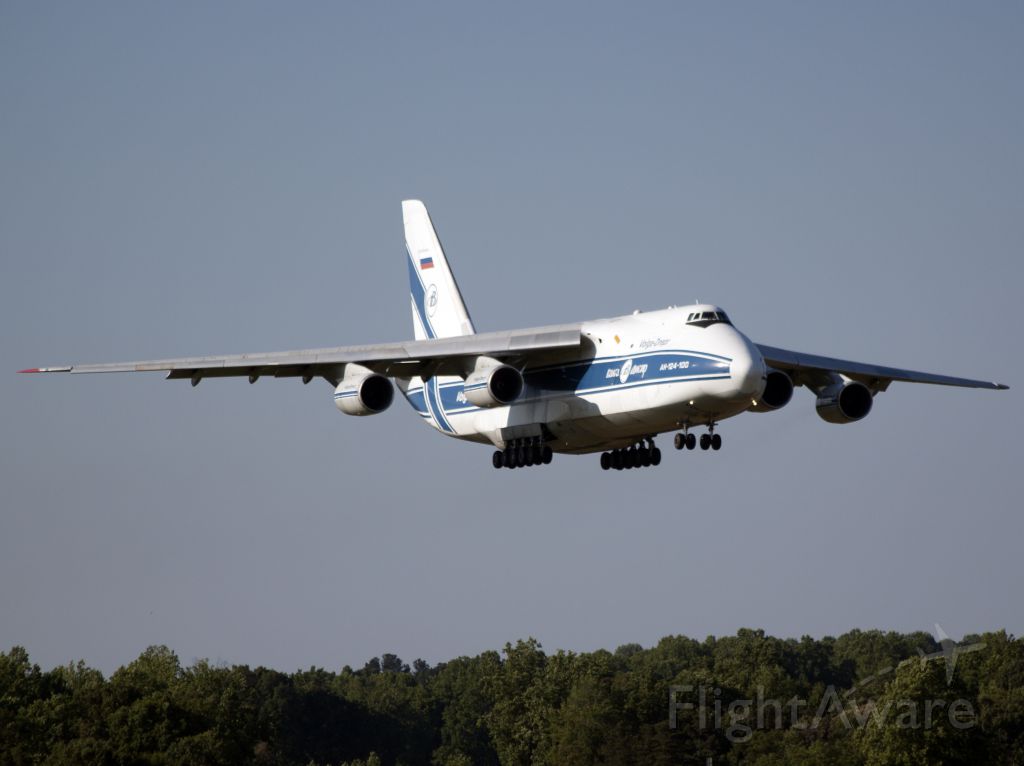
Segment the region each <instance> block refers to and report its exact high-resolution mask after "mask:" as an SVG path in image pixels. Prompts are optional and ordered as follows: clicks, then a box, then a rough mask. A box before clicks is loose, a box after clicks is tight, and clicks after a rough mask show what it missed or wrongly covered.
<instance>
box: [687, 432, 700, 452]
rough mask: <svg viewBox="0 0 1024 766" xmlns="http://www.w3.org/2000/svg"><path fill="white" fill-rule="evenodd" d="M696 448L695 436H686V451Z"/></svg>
mask: <svg viewBox="0 0 1024 766" xmlns="http://www.w3.org/2000/svg"><path fill="white" fill-rule="evenodd" d="M696 446H697V436H696V435H695V434H687V435H686V449H693V448H694V447H696Z"/></svg>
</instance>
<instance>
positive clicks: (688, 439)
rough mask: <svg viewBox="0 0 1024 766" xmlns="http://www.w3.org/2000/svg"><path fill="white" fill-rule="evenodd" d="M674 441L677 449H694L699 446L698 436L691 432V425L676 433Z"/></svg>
mask: <svg viewBox="0 0 1024 766" xmlns="http://www.w3.org/2000/svg"><path fill="white" fill-rule="evenodd" d="M672 441H673V444H675V447H676V449H693V448H694V447H696V446H697V437H696V436H694V435H693V434H691V433H690V427H689V426H686V427H685V428H684V429H683V431H682V432H681V433H678V434H676V435H675V438H674V439H673V440H672Z"/></svg>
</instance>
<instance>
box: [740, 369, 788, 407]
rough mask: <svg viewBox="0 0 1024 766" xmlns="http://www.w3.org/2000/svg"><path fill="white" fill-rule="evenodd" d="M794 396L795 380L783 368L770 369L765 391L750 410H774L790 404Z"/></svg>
mask: <svg viewBox="0 0 1024 766" xmlns="http://www.w3.org/2000/svg"><path fill="white" fill-rule="evenodd" d="M792 398H793V381H792V380H791V379H790V377H789V375H787V374H786V373H784V372H782V371H781V370H773V369H771V368H769V369H768V379H767V382H766V383H765V386H764V392H763V393H762V394H761V396H760V397H759V398H758V400H757V404H755V405H754V406H752V407H751V408H750V410H748V411H749V412H772V411H774V410H779V409H782V408H783V407H785V406H786V405H787V404H789V400H790V399H792Z"/></svg>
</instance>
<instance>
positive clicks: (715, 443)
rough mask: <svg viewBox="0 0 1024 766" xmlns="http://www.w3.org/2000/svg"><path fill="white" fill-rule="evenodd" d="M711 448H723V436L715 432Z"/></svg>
mask: <svg viewBox="0 0 1024 766" xmlns="http://www.w3.org/2000/svg"><path fill="white" fill-rule="evenodd" d="M711 449H713V450H720V449H722V437H721V436H719V435H718V434H714V435H712V437H711Z"/></svg>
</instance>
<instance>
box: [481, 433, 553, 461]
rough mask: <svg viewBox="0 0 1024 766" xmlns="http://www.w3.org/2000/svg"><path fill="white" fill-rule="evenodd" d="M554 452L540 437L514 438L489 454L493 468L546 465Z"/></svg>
mask: <svg viewBox="0 0 1024 766" xmlns="http://www.w3.org/2000/svg"><path fill="white" fill-rule="evenodd" d="M554 456H555V453H554V452H553V451H552V449H551V447H550V446H549V445H547V444H542V443H541V441H540V439H516V440H514V441H512V442H509V443H508V444H507V445H506V446H505V449H503V450H495V451H494V454H493V455H492V456H491V465H493V466H494V467H495V468H526V467H528V466H533V465H548V464H549V463H550V462H551V461H552V460H553V459H554Z"/></svg>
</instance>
